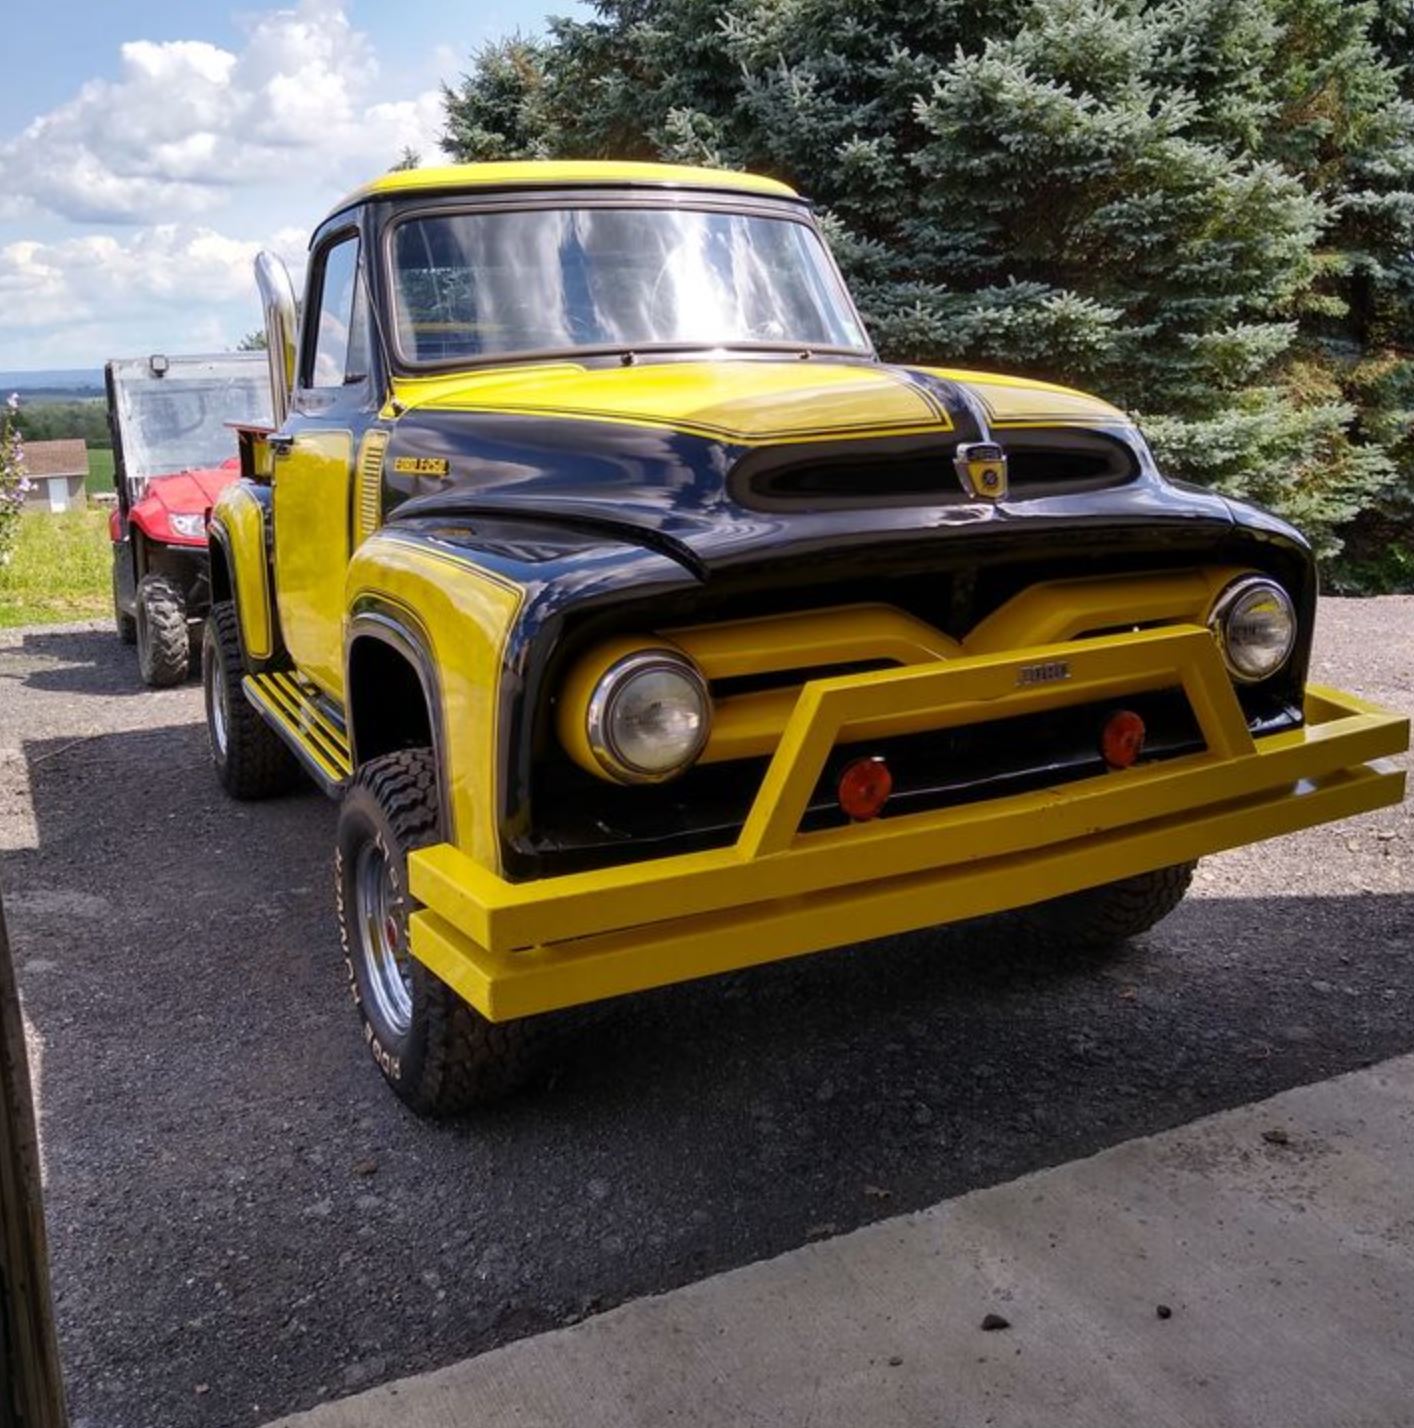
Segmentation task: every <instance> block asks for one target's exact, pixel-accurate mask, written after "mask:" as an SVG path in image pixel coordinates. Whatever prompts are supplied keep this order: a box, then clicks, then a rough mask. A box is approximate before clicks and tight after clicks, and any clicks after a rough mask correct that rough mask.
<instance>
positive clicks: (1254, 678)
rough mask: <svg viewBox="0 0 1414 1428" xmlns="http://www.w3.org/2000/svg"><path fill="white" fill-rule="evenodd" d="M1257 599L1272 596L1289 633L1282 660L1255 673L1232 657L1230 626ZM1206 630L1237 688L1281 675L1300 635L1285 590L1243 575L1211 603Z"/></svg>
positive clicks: (1260, 578)
mask: <svg viewBox="0 0 1414 1428" xmlns="http://www.w3.org/2000/svg"><path fill="white" fill-rule="evenodd" d="M1257 595H1271V596H1274V597H1275V598H1276V600H1277V603H1278V604H1279V605H1280V606H1281V607H1282V609H1283V610H1284V611H1285V612H1286V617H1287V622H1288V625H1289V627H1290V633H1289V635H1288V638H1287V641H1286V647H1285V649H1283V651H1282V654H1281V658H1280V659H1279V660H1277V662H1276V663H1275V664H1274V665H1272V666H1271V667H1270V668H1269V669H1264V670H1260V671H1258V672H1255V673H1254V672H1253V671H1252V670H1251V669H1248V668H1244V667H1243V665H1242V664H1241V663H1240V662H1239V661H1238V660H1237V659H1236V658H1235V657H1234V655H1233V642H1232V639H1231V625H1232V621H1233V619H1234V618H1235V617H1236V616H1238V615H1239V614H1240V613H1241V612H1242V610H1243V609H1244V608H1245V607H1246V605H1247V603H1248V601H1249V600H1250V599H1251V598H1252V597H1253V596H1257ZM1208 628H1209V629H1211V630H1212V632H1213V637H1214V638H1215V639H1216V640H1217V642H1218V649H1219V650H1221V651H1222V657H1223V663H1224V664H1225V665H1226V666H1227V672H1228V674H1229V675H1230V676H1231V677H1232V679H1233V680H1234V682H1236V683H1238V684H1263V683H1265V682H1266V681H1267V680H1269V679H1272V678H1274V677H1275V676H1276V675H1278V674H1280V673H1281V671H1282V670H1283V669H1285V668H1286V666H1287V664H1288V663H1289V662H1290V660H1291V656H1292V654H1293V653H1294V652H1295V650H1296V642H1297V639H1298V637H1299V635H1300V627H1299V624H1298V621H1297V618H1296V606H1295V604H1294V602H1293V601H1292V598H1291V596H1290V595H1289V594H1287V592H1286V589H1285V587H1284V586H1282V585H1281V584H1280V583H1278V582H1277V581H1275V580H1273V579H1271V578H1270V577H1269V576H1265V575H1244V576H1243V577H1242V578H1241V579H1239V580H1234V581H1233V582H1232V584H1231V585H1229V586H1227V588H1226V589H1224V590H1223V592H1222V594H1220V595H1219V596H1218V598H1217V599H1216V600H1215V601H1214V602H1213V608H1212V610H1211V612H1210V613H1209V615H1208Z"/></svg>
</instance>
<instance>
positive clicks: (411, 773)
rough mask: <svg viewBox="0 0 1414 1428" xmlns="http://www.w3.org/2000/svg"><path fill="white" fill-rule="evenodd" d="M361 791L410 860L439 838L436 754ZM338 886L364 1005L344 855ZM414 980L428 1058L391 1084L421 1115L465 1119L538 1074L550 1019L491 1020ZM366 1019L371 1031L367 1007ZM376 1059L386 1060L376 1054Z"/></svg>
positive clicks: (375, 766)
mask: <svg viewBox="0 0 1414 1428" xmlns="http://www.w3.org/2000/svg"><path fill="white" fill-rule="evenodd" d="M354 788H363V789H366V790H367V791H368V793H369V794H370V795H371V796H372V798H373V799H374V800H375V801H376V802H377V804H378V806H379V808H380V809H381V810H382V812H383V814H384V816H385V818H386V819H387V822H388V825H389V829H390V831H391V832H392V834H393V837H394V838H395V839H396V841H397V844H398V847H399V849H400V851H401V852H402V853H403V855H404V856H406V854H408V853H410V852H411V851H412V850H413V849H415V848H421V847H425V846H426V845H427V844H429V843H432V842H435V841H436V840H437V838H438V837H439V836H440V828H441V819H440V816H439V812H438V790H437V764H436V760H435V757H434V755H433V753H432V750H430V749H425V748H421V749H405V750H402V751H400V752H398V753H393V754H385V755H384V756H383V757H381V758H377V759H371V760H370V761H369V762H368V763H366V764H364V765H363V766H362V767H361V768H359V770H358V771H357V772H356V773H355V774H354V777H353V781H352V784H351V785H350V789H351V790H352V789H354ZM335 884H336V889H337V893H338V899H339V933H340V937H341V939H342V941H343V948H344V958H345V962H346V964H347V970H348V976H349V986H350V988H351V989H352V990H353V992H354V997H355V1000H356V1001H358V1000H359V999H358V992H357V981H356V979H355V976H354V968H353V953H352V949H351V945H350V933H349V925H348V918H347V917H346V914H345V907H344V871H343V867H342V850H340V852H339V854H338V856H337V857H336V860H335ZM413 976H414V979H415V982H414V987H415V990H414V997H415V999H416V1000H417V1001H420V1002H421V1007H420V1009H419V1008H417V1007H416V1005H415V1010H414V1017H415V1018H416V1017H417V1016H418V1014H419V1010H420V1014H421V1018H422V1038H423V1046H422V1054H421V1057H420V1058H419V1059H418V1062H417V1064H416V1068H415V1071H414V1072H413V1073H412V1074H410V1075H405V1076H404V1077H403V1078H402V1079H400V1080H394V1079H393V1078H392V1077H389V1082H390V1084H391V1085H392V1086H393V1089H394V1090H395V1091H396V1092H397V1094H398V1095H399V1096H400V1097H402V1099H403V1100H404V1101H406V1102H407V1104H408V1105H409V1106H411V1107H412V1108H413V1109H414V1110H415V1111H417V1112H419V1113H420V1114H421V1115H425V1116H432V1117H437V1118H443V1117H449V1116H456V1115H460V1114H462V1113H464V1112H466V1111H469V1110H472V1109H474V1108H475V1107H477V1106H484V1105H488V1104H490V1103H492V1102H494V1101H498V1100H501V1099H502V1098H503V1097H505V1096H507V1095H509V1094H511V1093H512V1092H513V1091H515V1090H517V1089H519V1088H520V1087H521V1086H522V1085H524V1084H525V1082H526V1081H527V1080H528V1079H529V1078H530V1077H531V1076H532V1075H533V1074H534V1072H535V1070H536V1069H537V1066H538V1064H539V1054H540V1051H541V1049H542V1046H543V1044H544V1039H545V1038H544V1035H543V1033H544V1031H545V1029H546V1019H545V1018H537V1017H527V1018H524V1019H522V1020H519V1021H508V1022H491V1021H487V1020H486V1018H485V1017H483V1016H482V1015H481V1014H480V1013H479V1012H478V1011H476V1009H475V1008H474V1007H471V1006H469V1005H468V1004H467V1003H466V1002H465V1001H463V1000H462V998H461V997H459V996H458V995H457V994H456V992H454V991H453V990H452V989H451V988H450V987H449V986H447V984H446V983H445V982H443V981H442V980H441V979H440V978H439V977H437V976H436V974H435V973H433V972H431V971H430V970H429V969H428V968H426V967H424V966H422V965H421V964H420V963H414V967H413ZM359 1013H360V1015H361V1016H363V1017H364V1019H365V1030H366V1031H367V1030H369V1029H370V1028H369V1026H368V1023H367V1013H366V1012H365V1011H364V1008H363V1006H362V1003H361V1002H359ZM375 1034H376V1032H375ZM374 1059H375V1061H379V1058H378V1056H377V1054H376V1052H375V1056H374ZM379 1065H380V1067H381V1066H382V1062H381V1061H379ZM384 1074H385V1075H386V1074H387V1072H386V1069H385V1071H384Z"/></svg>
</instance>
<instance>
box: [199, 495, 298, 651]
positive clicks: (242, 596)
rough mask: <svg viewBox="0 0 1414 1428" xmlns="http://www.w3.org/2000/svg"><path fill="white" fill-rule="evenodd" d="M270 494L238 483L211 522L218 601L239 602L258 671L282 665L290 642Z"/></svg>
mask: <svg viewBox="0 0 1414 1428" xmlns="http://www.w3.org/2000/svg"><path fill="white" fill-rule="evenodd" d="M269 526H270V511H269V495H268V492H266V491H264V490H263V489H262V488H259V487H255V486H253V485H251V484H249V483H245V482H236V483H234V484H233V485H230V486H228V487H226V489H225V490H224V491H223V492H222V493H221V495H220V496H219V497H218V498H217V502H216V507H215V510H214V511H213V513H212V517H211V521H210V524H209V525H208V527H207V550H208V553H209V560H210V574H209V577H208V578H209V581H210V585H211V599H212V602H213V603H215V602H219V601H223V600H229V601H231V603H232V604H234V606H235V607H236V629H237V633H238V636H239V639H240V646H241V656H242V659H243V660H244V663H245V666H246V668H247V669H248V670H250V671H251V672H253V673H259V672H260V671H262V670H265V669H269V668H271V667H272V666H276V665H278V664H280V662H281V660H282V656H283V652H284V642H283V640H282V638H281V634H280V619H279V612H278V609H277V607H276V604H275V599H274V594H273V588H272V586H273V582H272V580H271V572H270V556H269Z"/></svg>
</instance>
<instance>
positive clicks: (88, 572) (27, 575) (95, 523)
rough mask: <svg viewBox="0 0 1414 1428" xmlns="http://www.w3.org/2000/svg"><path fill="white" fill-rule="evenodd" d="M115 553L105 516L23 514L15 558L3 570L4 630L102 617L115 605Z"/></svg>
mask: <svg viewBox="0 0 1414 1428" xmlns="http://www.w3.org/2000/svg"><path fill="white" fill-rule="evenodd" d="M111 551H112V546H111V545H110V544H109V541H108V520H107V517H106V515H105V514H104V512H103V511H101V510H96V509H94V508H92V507H80V508H78V509H76V510H72V511H63V512H61V513H59V514H57V515H56V514H51V513H50V512H49V511H25V512H24V513H23V514H22V515H21V516H20V520H19V526H18V531H17V540H16V542H15V547H14V554H13V555H12V557H11V559H10V561H9V563H8V564H7V565H5V566H3V567H0V627H5V626H11V627H13V626H16V625H36V624H41V623H51V622H53V621H56V620H87V619H91V618H92V617H93V616H95V615H101V614H103V613H104V612H105V611H106V610H108V609H110V608H111V601H112V592H111V586H110V582H111V579H112V574H111V572H112V567H113V557H112V554H111Z"/></svg>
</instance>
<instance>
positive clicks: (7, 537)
mask: <svg viewBox="0 0 1414 1428" xmlns="http://www.w3.org/2000/svg"><path fill="white" fill-rule="evenodd" d="M18 410H19V398H18V397H15V396H13V395H12V396H10V397H9V398H7V400H6V402H5V405H4V407H3V409H0V569H3V568H4V567H5V566H7V565H8V564H9V563H10V559H11V556H12V555H13V554H14V549H15V537H16V535H17V533H18V531H19V524H20V512H21V510H22V509H23V508H24V501H25V493H26V492H27V491H28V490H29V481H28V479H27V478H26V476H25V448H24V442H23V440H22V439H21V437H20V433H19V430H18V428H17V427H16V424H15V417H16V414H17V412H18Z"/></svg>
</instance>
